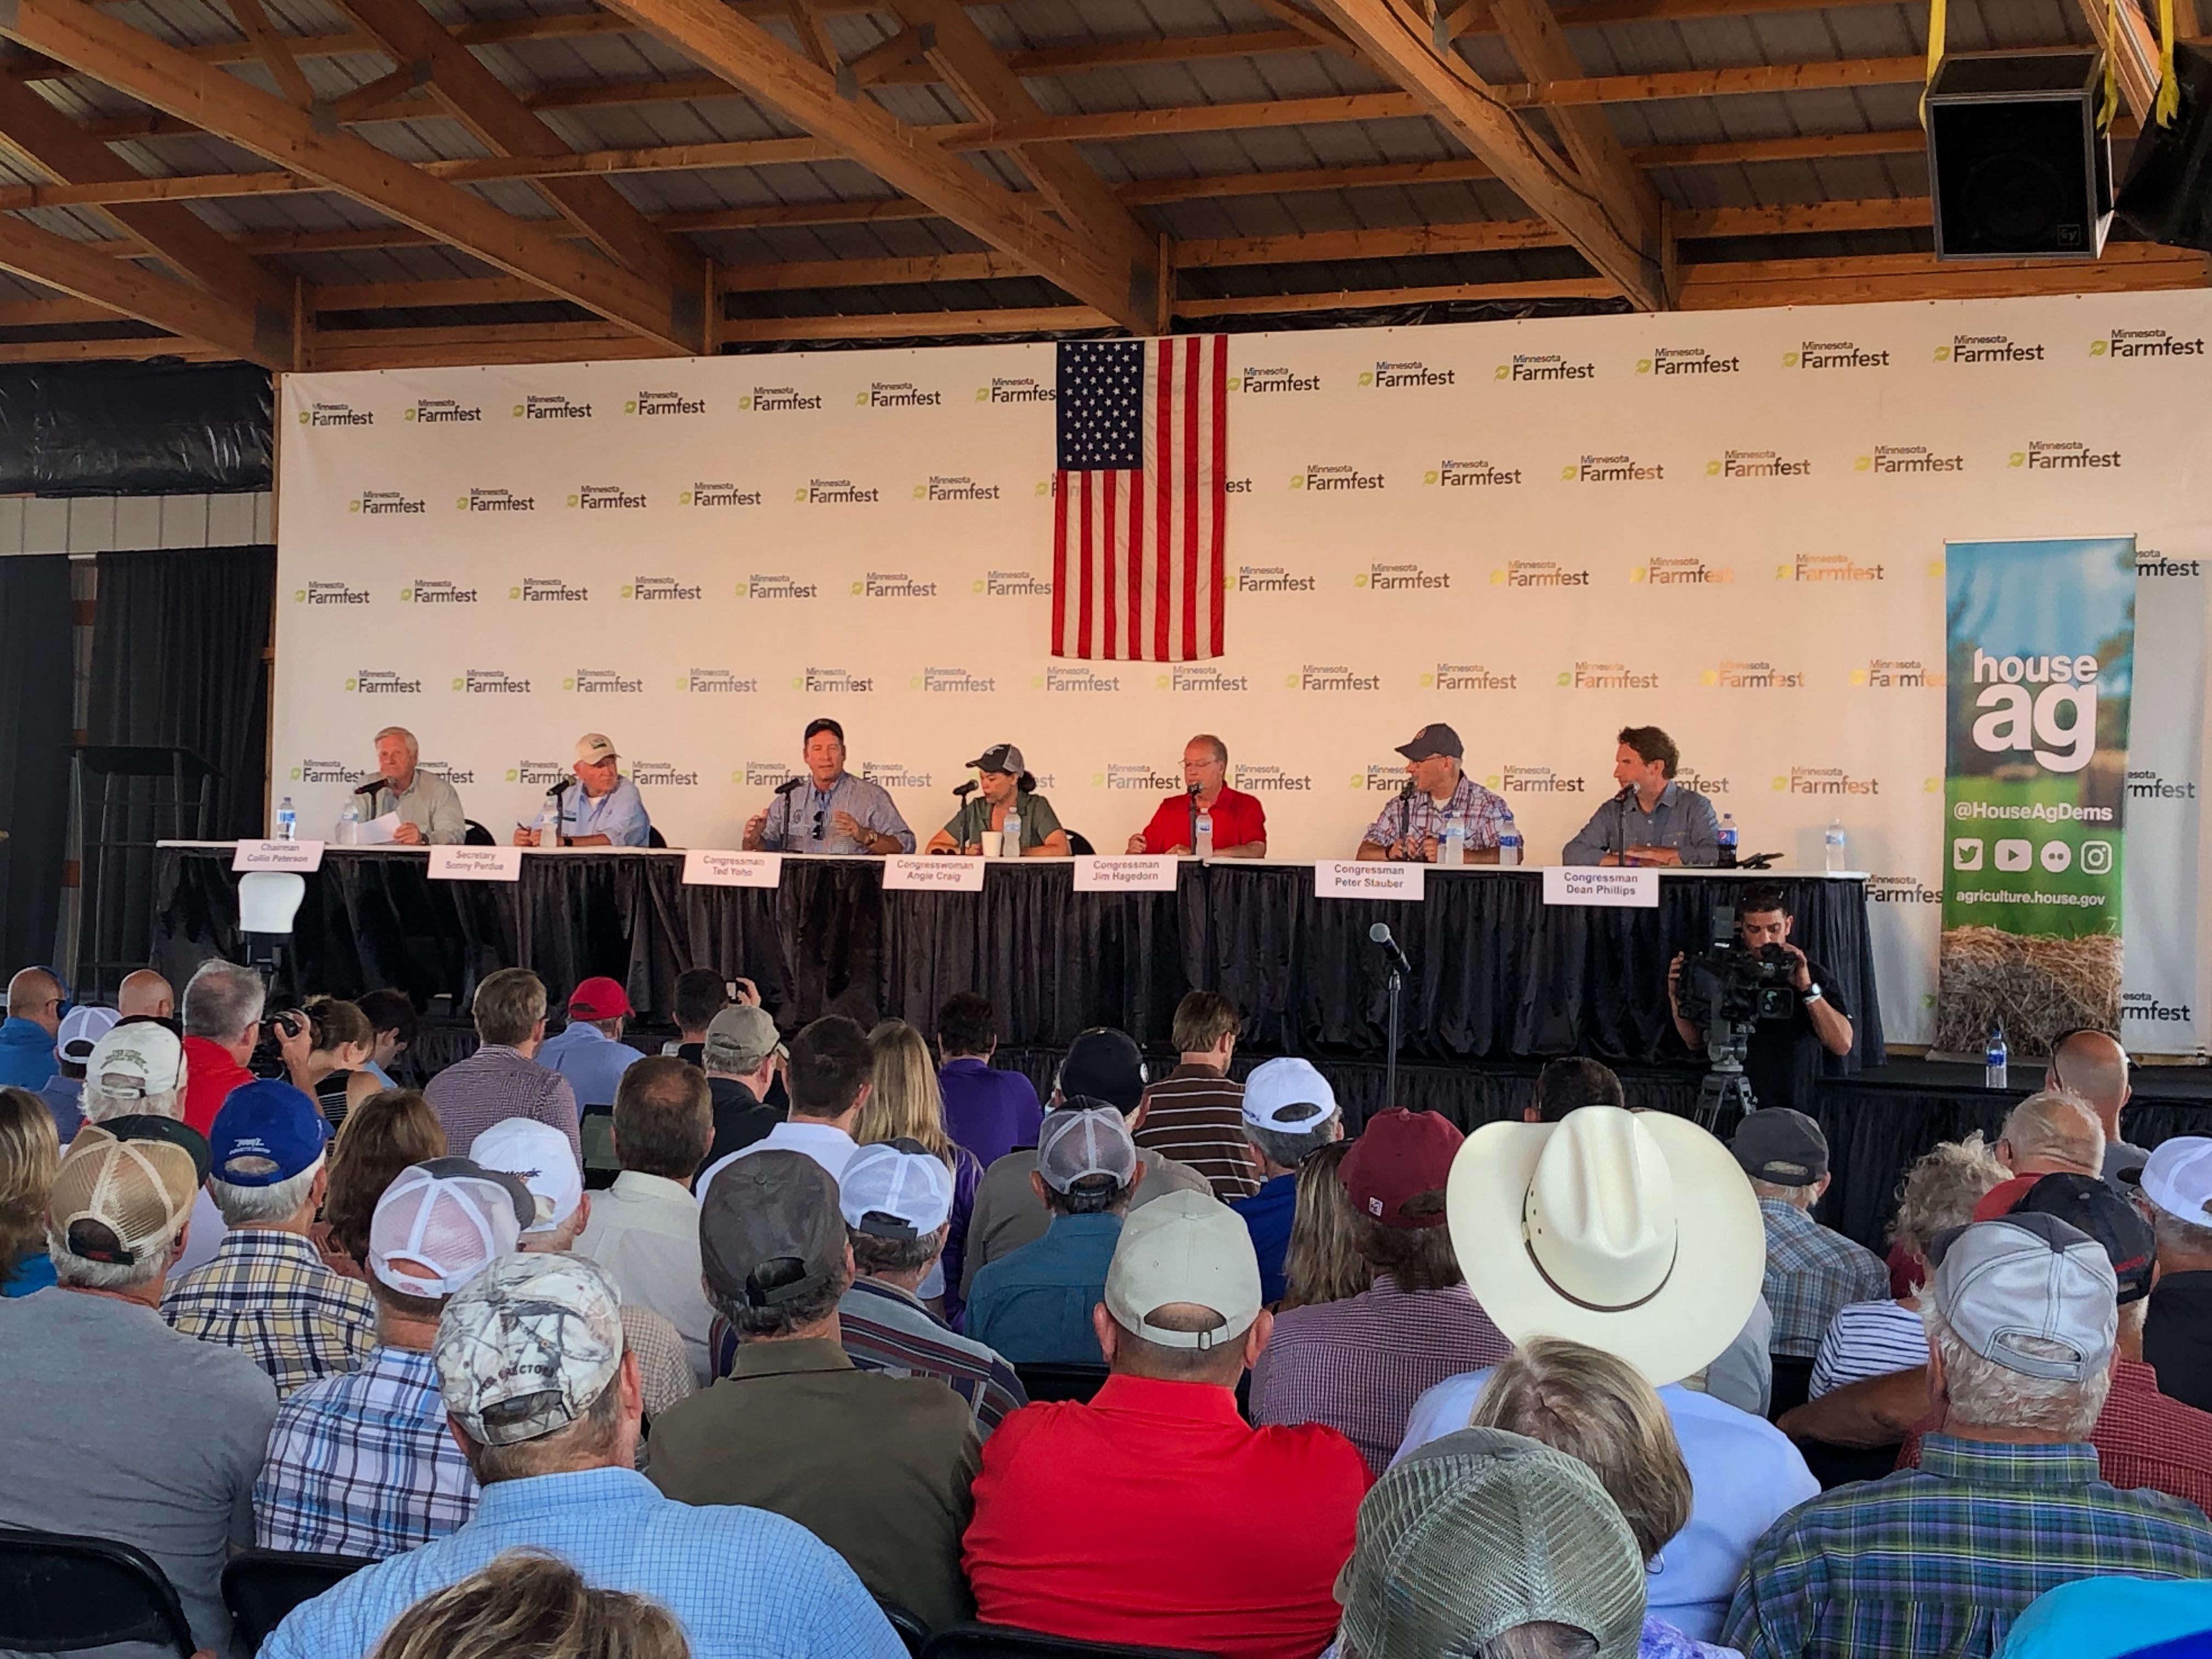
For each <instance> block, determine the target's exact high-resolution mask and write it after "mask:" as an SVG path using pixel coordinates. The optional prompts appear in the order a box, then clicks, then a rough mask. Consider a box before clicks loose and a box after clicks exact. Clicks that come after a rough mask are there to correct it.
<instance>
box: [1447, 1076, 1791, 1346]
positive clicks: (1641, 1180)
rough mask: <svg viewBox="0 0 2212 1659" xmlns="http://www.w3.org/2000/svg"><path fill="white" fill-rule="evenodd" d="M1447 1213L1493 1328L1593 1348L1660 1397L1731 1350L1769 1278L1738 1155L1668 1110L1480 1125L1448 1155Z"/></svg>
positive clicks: (1597, 1109) (1592, 1112) (1594, 1112)
mask: <svg viewBox="0 0 2212 1659" xmlns="http://www.w3.org/2000/svg"><path fill="white" fill-rule="evenodd" d="M1444 1211H1445V1218H1446V1220H1447V1221H1448V1222H1449V1225H1450V1227H1451V1240H1452V1249H1454V1251H1455V1252H1456V1253H1457V1255H1458V1256H1459V1260H1460V1266H1461V1267H1462V1269H1463V1270H1464V1271H1465V1273H1466V1274H1467V1282H1468V1287H1469V1288H1470V1289H1472V1290H1473V1291H1474V1295H1475V1298H1476V1300H1478V1301H1479V1302H1480V1303H1481V1304H1482V1306H1483V1310H1484V1311H1486V1313H1488V1314H1489V1316H1491V1318H1492V1320H1493V1321H1495V1322H1496V1323H1497V1325H1498V1329H1500V1330H1501V1331H1503V1332H1504V1333H1505V1334H1506V1335H1507V1336H1509V1337H1510V1338H1511V1339H1512V1340H1514V1341H1515V1342H1516V1343H1518V1342H1523V1341H1526V1340H1528V1338H1530V1337H1532V1336H1560V1337H1566V1338H1568V1339H1570V1340H1573V1341H1577V1342H1583V1343H1588V1344H1589V1346H1592V1347H1594V1348H1601V1349H1603V1350H1604V1351H1605V1352H1607V1353H1610V1354H1614V1355H1617V1356H1619V1357H1620V1358H1622V1359H1625V1360H1626V1361H1628V1363H1629V1364H1632V1365H1634V1366H1635V1367H1636V1368H1637V1370H1640V1371H1642V1372H1643V1373H1644V1376H1645V1378H1646V1379H1647V1380H1649V1381H1650V1383H1651V1384H1652V1385H1653V1386H1654V1387H1655V1388H1656V1387H1658V1386H1659V1385H1661V1384H1662V1383H1678V1382H1680V1380H1681V1379H1682V1378H1684V1377H1686V1376H1694V1375H1695V1374H1697V1373H1698V1372H1699V1371H1701V1370H1704V1369H1705V1367H1706V1366H1707V1365H1709V1364H1711V1363H1712V1361H1713V1360H1714V1359H1715V1358H1717V1356H1718V1355H1719V1354H1720V1353H1721V1352H1722V1351H1723V1349H1725V1348H1726V1347H1727V1346H1729V1343H1731V1342H1733V1341H1735V1339H1736V1336H1737V1334H1739V1333H1740V1332H1741V1331H1742V1329H1743V1326H1744V1322H1745V1320H1747V1318H1749V1317H1750V1316H1751V1310H1752V1304H1753V1302H1754V1301H1755V1300H1756V1299H1757V1298H1758V1296H1759V1285H1760V1283H1761V1281H1762V1280H1763V1279H1765V1273H1766V1227H1765V1222H1764V1221H1763V1220H1761V1219H1760V1217H1759V1200H1758V1199H1757V1198H1756V1197H1754V1196H1753V1194H1752V1190H1751V1182H1749V1180H1748V1179H1747V1178H1746V1176H1745V1175H1744V1173H1743V1171H1742V1170H1741V1169H1739V1168H1738V1167H1737V1165H1736V1161H1735V1156H1734V1155H1733V1154H1732V1153H1730V1152H1729V1149H1728V1148H1727V1147H1726V1146H1723V1145H1722V1144H1721V1143H1720V1142H1719V1141H1717V1140H1716V1139H1713V1137H1712V1136H1711V1135H1710V1134H1708V1133H1705V1131H1704V1130H1703V1129H1701V1128H1699V1127H1698V1126H1697V1125H1696V1124H1694V1123H1692V1122H1690V1121H1687V1120H1686V1119H1684V1118H1679V1117H1671V1116H1669V1115H1667V1114H1665V1113H1663V1112H1642V1113H1636V1112H1625V1111H1623V1110H1621V1109H1620V1108H1619V1107H1617V1106H1585V1107H1583V1108H1582V1109H1580V1110H1579V1111H1575V1112H1570V1113H1569V1114H1568V1115H1566V1117H1565V1119H1564V1120H1563V1121H1560V1122H1558V1123H1486V1124H1485V1125H1483V1126H1482V1127H1480V1128H1479V1129H1477V1130H1476V1131H1475V1132H1474V1133H1473V1134H1471V1135H1469V1136H1468V1138H1467V1144H1466V1145H1465V1146H1462V1147H1461V1148H1460V1151H1459V1156H1458V1157H1457V1158H1455V1160H1454V1161H1453V1164H1452V1171H1451V1180H1450V1182H1449V1185H1447V1186H1446V1188H1445V1189H1444Z"/></svg>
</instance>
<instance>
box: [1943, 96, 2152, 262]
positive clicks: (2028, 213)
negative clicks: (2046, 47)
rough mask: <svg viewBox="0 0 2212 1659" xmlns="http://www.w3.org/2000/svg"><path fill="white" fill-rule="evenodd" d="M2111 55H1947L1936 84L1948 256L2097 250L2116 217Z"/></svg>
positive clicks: (2079, 255)
mask: <svg viewBox="0 0 2212 1659" xmlns="http://www.w3.org/2000/svg"><path fill="white" fill-rule="evenodd" d="M2104 79H2105V77H2104V55H2103V54H2102V53H2101V52H1975V53H1970V54H1966V55H1963V56H1959V57H1947V58H1944V59H1943V62H1942V64H1941V65H1940V66H1939V67H1938V68H1937V69H1936V78H1935V79H1934V80H1932V81H1931V82H1929V84H1928V182H1929V194H1930V195H1931V196H1932V197H1934V198H1935V202H1934V205H1935V213H1936V258H1939V259H2028V258H2059V259H2066V258H2072V259H2093V258H2096V257H2097V256H2098V255H2099V254H2100V253H2101V252H2103V251H2104V246H2105V232H2106V230H2107V229H2108V228H2110V226H2111V224H2112V144H2111V143H2110V142H2109V141H2108V140H2107V139H2106V136H2105V135H2104V134H2103V133H2102V132H2100V131H2098V130H2097V101H2098V99H2099V98H2100V96H2101V95H2102V94H2103V90H2104Z"/></svg>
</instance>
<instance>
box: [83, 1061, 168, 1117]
mask: <svg viewBox="0 0 2212 1659" xmlns="http://www.w3.org/2000/svg"><path fill="white" fill-rule="evenodd" d="M77 1110H78V1111H79V1112H80V1113H82V1115H83V1117H84V1121H86V1122H87V1123H105V1122H106V1121H107V1120H108V1119H110V1118H111V1117H129V1116H130V1115H131V1114H133V1113H134V1112H138V1113H143V1114H144V1115H147V1116H148V1117H173V1118H182V1117H183V1116H184V1115H185V1072H184V1066H182V1065H179V1067H178V1069H177V1086H176V1087H175V1088H173V1089H161V1090H156V1091H153V1092H150V1093H148V1094H131V1095H112V1094H110V1093H108V1092H107V1091H106V1090H105V1089H103V1088H101V1087H100V1083H99V1080H98V1079H94V1078H87V1079H85V1080H84V1092H83V1093H82V1095H80V1096H79V1097H77Z"/></svg>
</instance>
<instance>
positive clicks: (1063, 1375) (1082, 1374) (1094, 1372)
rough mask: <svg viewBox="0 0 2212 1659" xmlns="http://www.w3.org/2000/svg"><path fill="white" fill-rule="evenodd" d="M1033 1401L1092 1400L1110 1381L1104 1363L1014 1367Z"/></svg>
mask: <svg viewBox="0 0 2212 1659" xmlns="http://www.w3.org/2000/svg"><path fill="white" fill-rule="evenodd" d="M1014 1375H1015V1376H1018V1377H1020V1378H1021V1379H1022V1389H1023V1390H1024V1392H1025V1393H1026V1394H1027V1395H1029V1397H1030V1403H1031V1404H1033V1405H1034V1404H1035V1403H1036V1402H1037V1401H1043V1400H1073V1401H1078V1402H1079V1403H1082V1404H1086V1405H1087V1404H1088V1403H1089V1402H1090V1400H1091V1395H1094V1394H1097V1392H1098V1390H1099V1389H1100V1388H1102V1387H1103V1386H1104V1384H1105V1382H1106V1368H1105V1367H1104V1366H1103V1365H1045V1364H1034V1365H1022V1364H1018V1365H1016V1366H1015V1367H1014Z"/></svg>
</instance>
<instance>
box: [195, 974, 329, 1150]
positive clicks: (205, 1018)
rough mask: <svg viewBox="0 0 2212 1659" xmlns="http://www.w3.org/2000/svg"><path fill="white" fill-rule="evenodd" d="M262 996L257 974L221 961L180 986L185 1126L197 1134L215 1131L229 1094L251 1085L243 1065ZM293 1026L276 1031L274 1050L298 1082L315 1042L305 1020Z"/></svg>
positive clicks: (255, 1034)
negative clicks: (182, 993)
mask: <svg viewBox="0 0 2212 1659" xmlns="http://www.w3.org/2000/svg"><path fill="white" fill-rule="evenodd" d="M264 996H265V993H264V990H263V989H262V985H261V975H259V974H258V973H256V972H255V971H254V970H253V969H251V968H244V967H240V965H239V964H238V963H234V962H225V961H222V959H221V958H220V957H216V958H211V959H210V960H209V961H206V962H204V963H201V964H200V965H199V970H198V971H197V973H195V974H194V975H192V977H191V983H190V984H188V985H186V986H185V1012H184V1027H185V1072H186V1076H185V1122H187V1123H189V1124H191V1126H192V1127H193V1128H195V1129H197V1130H198V1131H199V1132H200V1133H202V1134H206V1133H208V1132H209V1131H210V1129H212V1128H213V1127H215V1115H216V1113H217V1112H219V1111H221V1110H222V1103H223V1102H224V1101H225V1100H227V1099H228V1098H229V1097H230V1091H232V1090H233V1089H235V1088H237V1087H239V1086H240V1085H241V1084H246V1083H251V1082H252V1081H253V1073H251V1072H249V1071H247V1070H246V1061H247V1060H251V1059H252V1057H253V1045H254V1044H255V1043H256V1042H258V1041H260V1037H261V1008H262V1002H263V1000H264ZM293 1024H294V1025H295V1027H296V1028H297V1029H296V1030H280V1031H279V1047H280V1048H281V1049H282V1051H283V1055H284V1063H285V1067H286V1069H287V1071H289V1073H291V1075H292V1080H293V1081H294V1082H295V1083H299V1082H300V1079H301V1078H302V1077H304V1076H305V1075H306V1066H307V1051H308V1049H309V1048H313V1046H314V1041H315V1039H314V1033H313V1031H312V1030H310V1029H309V1028H308V1025H307V1021H306V1020H305V1019H299V1020H295V1021H294V1022H293ZM301 1086H303V1087H305V1086H306V1085H301ZM308 1092H309V1093H310V1094H312V1093H313V1092H314V1091H313V1089H309V1090H308Z"/></svg>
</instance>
